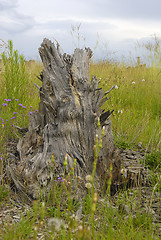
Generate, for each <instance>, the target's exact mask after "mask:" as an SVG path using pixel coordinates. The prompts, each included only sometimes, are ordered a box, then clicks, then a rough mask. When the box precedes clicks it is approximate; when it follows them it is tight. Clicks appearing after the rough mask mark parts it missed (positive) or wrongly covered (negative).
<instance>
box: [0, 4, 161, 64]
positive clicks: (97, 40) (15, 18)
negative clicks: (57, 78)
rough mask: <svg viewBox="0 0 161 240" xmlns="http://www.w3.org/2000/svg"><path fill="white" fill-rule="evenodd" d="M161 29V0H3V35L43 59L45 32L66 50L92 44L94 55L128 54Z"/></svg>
mask: <svg viewBox="0 0 161 240" xmlns="http://www.w3.org/2000/svg"><path fill="white" fill-rule="evenodd" d="M154 34H157V35H160V34H161V0H135V1H134V0H0V39H3V40H4V41H5V42H7V41H8V40H9V39H10V40H12V41H13V44H14V48H15V49H16V50H18V51H19V53H22V54H24V56H25V57H26V59H33V58H35V59H38V58H39V52H38V48H39V47H40V45H41V43H42V41H43V39H44V38H49V39H50V40H51V41H54V40H55V39H56V40H57V41H58V42H59V44H60V46H61V49H62V52H67V53H72V52H73V50H74V49H75V48H76V47H80V48H83V47H85V46H86V47H90V48H91V49H92V51H93V53H94V58H95V59H103V60H104V59H107V58H112V57H118V58H121V57H122V56H125V57H127V56H128V55H129V53H132V54H133V56H134V57H136V56H138V55H139V52H138V50H137V51H136V52H134V49H135V46H136V42H137V41H139V42H140V41H147V40H148V39H151V38H152V36H153V35H154Z"/></svg>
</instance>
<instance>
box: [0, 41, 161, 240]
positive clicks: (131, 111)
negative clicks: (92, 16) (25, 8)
mask: <svg viewBox="0 0 161 240" xmlns="http://www.w3.org/2000/svg"><path fill="white" fill-rule="evenodd" d="M152 50H153V51H154V54H152ZM150 51H151V55H150V56H151V58H152V59H151V60H152V61H151V63H152V64H151V65H149V66H147V67H146V66H141V65H137V66H134V65H131V66H127V65H126V64H125V63H116V62H114V61H104V62H99V63H92V64H91V73H90V74H91V75H96V76H97V78H100V86H102V87H103V89H104V91H107V90H109V89H110V88H111V87H112V86H113V85H114V84H115V88H114V89H113V90H112V91H111V92H110V93H109V96H110V97H111V98H110V99H109V100H108V101H107V102H106V103H105V105H104V108H106V109H111V110H112V109H114V114H113V115H112V117H111V120H112V128H113V134H114V141H115V143H116V145H117V146H119V147H120V148H136V147H137V145H138V143H141V145H142V147H144V148H145V149H146V150H147V151H149V154H148V155H147V157H146V159H145V162H144V164H145V165H146V166H147V168H149V173H150V181H151V187H152V189H153V191H152V195H151V200H150V203H149V204H151V202H152V201H153V198H154V193H155V191H156V190H157V191H160V186H161V182H160V169H161V166H160V164H161V142H160V139H161V75H160V73H161V70H160V62H159V60H158V55H157V54H156V53H155V51H156V49H155V48H152V47H151V48H150ZM157 51H159V50H158V48H157ZM2 59H3V64H2V65H1V66H0V67H1V72H0V89H1V90H0V109H1V111H0V183H1V185H0V207H1V204H3V206H4V203H6V204H8V205H9V204H11V201H10V199H9V198H8V196H10V193H9V191H8V190H7V188H6V187H5V185H4V179H3V168H4V164H6V162H5V161H6V154H7V153H6V152H5V142H6V141H7V140H8V139H14V138H16V139H17V138H18V137H20V136H19V134H18V132H17V128H16V127H15V126H18V127H26V126H27V125H28V122H29V119H28V115H30V114H33V112H34V111H36V110H37V109H38V103H39V93H38V91H37V89H36V87H35V86H34V83H36V84H37V85H40V82H39V80H37V78H36V76H37V75H39V74H40V72H41V70H42V65H41V64H40V63H38V62H32V63H28V62H26V61H25V59H24V57H23V56H22V55H19V53H18V52H17V51H15V50H14V49H13V44H12V41H9V42H8V48H7V50H6V51H5V52H4V53H3V54H2ZM102 136H103V132H102V135H101V136H100V137H102ZM100 148H101V141H100V142H98V138H97V137H96V147H95V149H97V151H96V150H95V161H94V165H93V174H92V176H87V179H86V181H87V184H86V188H87V192H86V193H84V196H82V199H78V196H73V195H72V192H71V189H72V182H73V181H76V182H77V186H78V185H79V184H81V180H80V179H75V180H73V169H74V165H73V168H72V169H71V172H70V174H69V175H68V176H66V175H65V171H64V177H63V178H59V179H53V189H52V191H51V194H50V196H49V198H48V200H47V201H45V200H44V199H43V196H42V199H40V200H38V201H34V202H33V203H32V206H31V209H30V211H28V212H27V214H26V215H23V214H22V217H21V220H20V221H19V222H18V223H14V224H12V225H11V224H10V223H9V222H8V223H5V224H4V223H3V222H0V239H5V240H10V239H11V240H13V239H15V240H16V239H39V237H40V236H41V234H43V235H44V236H45V239H79V240H80V239H82V240H84V239H87V240H89V239H109V240H110V239H111V240H112V239H120V240H122V239H127V240H129V239H130V240H137V239H139V240H142V239H149V240H150V239H159V233H158V231H157V230H156V229H155V227H154V226H153V224H152V216H151V213H150V211H149V210H148V211H145V210H142V206H141V203H140V202H141V200H140V199H141V196H140V190H139V189H138V190H131V191H123V192H119V193H118V196H117V200H116V201H115V206H113V202H112V200H111V197H110V194H109V192H110V184H111V181H110V179H109V181H108V183H107V186H108V188H107V194H106V195H105V196H104V195H103V194H102V193H101V191H100V192H95V189H94V175H95V171H96V161H97V154H98V151H99V150H100ZM51 161H52V163H53V164H54V156H52V157H51ZM66 164H67V163H66V160H65V162H64V168H65V167H66ZM74 164H75V162H74ZM131 192H133V194H131ZM80 209H82V218H81V219H79V211H80ZM158 214H159V211H158Z"/></svg>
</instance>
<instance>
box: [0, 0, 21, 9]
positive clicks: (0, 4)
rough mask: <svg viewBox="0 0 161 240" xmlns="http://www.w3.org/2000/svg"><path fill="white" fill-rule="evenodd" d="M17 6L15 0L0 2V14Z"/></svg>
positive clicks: (2, 0)
mask: <svg viewBox="0 0 161 240" xmlns="http://www.w3.org/2000/svg"><path fill="white" fill-rule="evenodd" d="M17 6H18V1H17V0H1V1H0V12H2V11H6V10H8V9H14V8H16V7H17Z"/></svg>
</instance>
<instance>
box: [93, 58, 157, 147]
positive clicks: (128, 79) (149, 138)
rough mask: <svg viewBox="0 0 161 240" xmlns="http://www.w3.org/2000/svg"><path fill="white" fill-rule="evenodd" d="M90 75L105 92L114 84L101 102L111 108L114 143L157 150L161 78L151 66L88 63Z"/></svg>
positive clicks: (155, 68)
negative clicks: (106, 97) (94, 76)
mask: <svg viewBox="0 0 161 240" xmlns="http://www.w3.org/2000/svg"><path fill="white" fill-rule="evenodd" d="M91 75H96V76H97V77H99V78H100V86H102V87H103V89H104V90H105V91H107V90H108V89H109V88H111V86H113V85H114V84H116V87H115V89H114V90H113V92H112V93H111V94H110V96H111V98H110V99H109V100H108V101H107V102H106V103H105V105H104V107H105V108H110V109H112V108H113V109H114V115H113V116H112V118H111V120H112V126H113V133H114V139H115V142H116V143H117V144H123V143H124V142H125V143H127V144H129V145H130V144H136V145H137V143H138V142H142V144H143V146H144V147H148V149H149V150H152V149H157V150H161V143H160V138H161V75H160V68H158V67H155V66H149V67H145V66H143V67H142V66H136V67H134V66H130V67H128V66H126V65H125V64H120V63H119V64H118V63H115V62H108V61H107V62H100V63H97V64H95V63H93V64H91Z"/></svg>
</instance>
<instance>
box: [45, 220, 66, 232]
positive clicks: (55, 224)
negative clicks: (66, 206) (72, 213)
mask: <svg viewBox="0 0 161 240" xmlns="http://www.w3.org/2000/svg"><path fill="white" fill-rule="evenodd" d="M63 225H64V222H63V221H62V220H61V219H59V218H49V219H48V227H49V228H50V229H51V230H55V231H57V232H58V231H59V230H60V228H61V227H62V226H63Z"/></svg>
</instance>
